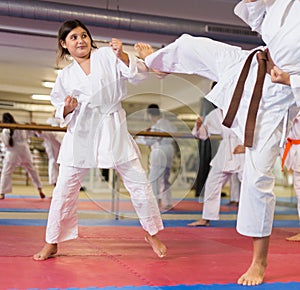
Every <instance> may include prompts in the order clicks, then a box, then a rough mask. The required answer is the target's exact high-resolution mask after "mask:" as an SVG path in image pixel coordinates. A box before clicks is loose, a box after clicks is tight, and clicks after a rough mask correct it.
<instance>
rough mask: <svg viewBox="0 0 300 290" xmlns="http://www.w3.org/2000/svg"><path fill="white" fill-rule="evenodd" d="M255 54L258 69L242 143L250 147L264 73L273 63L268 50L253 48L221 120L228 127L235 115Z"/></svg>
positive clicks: (268, 71)
mask: <svg viewBox="0 0 300 290" xmlns="http://www.w3.org/2000/svg"><path fill="white" fill-rule="evenodd" d="M255 54H256V58H257V61H258V69H257V76H256V82H255V86H254V89H253V93H252V97H251V101H250V105H249V109H248V115H247V120H246V126H245V136H244V137H245V141H244V145H245V146H246V147H252V145H253V136H254V129H255V123H256V116H257V111H258V107H259V103H260V99H261V96H262V90H263V85H264V81H265V76H266V73H270V71H271V69H272V68H273V67H274V63H273V61H272V59H271V57H270V53H269V50H268V49H266V50H260V49H257V50H254V51H253V52H252V53H251V54H250V55H249V56H248V57H247V59H246V62H245V64H244V67H243V69H242V72H241V74H240V76H239V79H238V82H237V85H236V88H235V90H234V93H233V96H232V99H231V102H230V105H229V109H228V112H227V114H226V116H225V118H224V120H223V125H224V126H226V127H228V128H230V127H231V125H232V123H233V120H234V118H235V116H236V113H237V110H238V108H239V105H240V102H241V99H242V95H243V92H244V86H245V82H246V79H247V77H248V74H249V70H250V65H251V61H252V58H253V56H254V55H255Z"/></svg>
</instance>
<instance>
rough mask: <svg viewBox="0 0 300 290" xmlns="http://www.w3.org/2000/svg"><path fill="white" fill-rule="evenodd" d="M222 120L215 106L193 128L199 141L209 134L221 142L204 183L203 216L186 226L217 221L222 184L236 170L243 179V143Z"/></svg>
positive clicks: (206, 137) (205, 224)
mask: <svg viewBox="0 0 300 290" xmlns="http://www.w3.org/2000/svg"><path fill="white" fill-rule="evenodd" d="M222 121H223V115H222V111H221V110H220V109H219V108H217V109H214V110H213V111H211V112H210V113H209V114H208V115H207V116H206V117H205V118H204V120H203V118H202V117H199V118H198V119H197V121H196V123H195V126H194V128H193V130H192V134H193V135H194V136H195V137H196V138H199V139H201V140H206V139H208V138H209V137H210V136H211V135H220V136H221V137H222V141H221V142H220V145H219V148H218V151H217V153H216V155H215V157H214V158H213V160H212V161H211V163H210V166H211V168H210V171H209V173H208V176H207V179H206V182H205V190H204V201H203V213H202V219H200V220H198V221H195V222H193V223H190V224H188V225H189V226H209V221H210V220H219V212H220V204H221V192H222V188H223V186H224V185H225V184H226V183H227V182H228V180H229V179H230V177H231V176H232V175H233V174H235V173H237V174H238V176H239V180H242V174H243V167H244V157H245V156H244V155H245V154H244V146H243V145H242V142H241V141H240V139H239V138H238V137H237V136H236V134H235V133H234V132H233V131H232V130H231V129H229V128H227V127H225V126H224V125H222Z"/></svg>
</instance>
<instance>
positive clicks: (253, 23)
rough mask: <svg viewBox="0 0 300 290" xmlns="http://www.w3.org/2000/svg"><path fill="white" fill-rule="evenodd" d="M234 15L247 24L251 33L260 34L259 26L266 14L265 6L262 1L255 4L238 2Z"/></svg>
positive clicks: (259, 0)
mask: <svg viewBox="0 0 300 290" xmlns="http://www.w3.org/2000/svg"><path fill="white" fill-rule="evenodd" d="M234 13H235V14H236V15H237V16H238V17H240V18H241V19H242V20H243V21H244V22H245V23H247V24H248V25H249V26H250V27H251V29H252V31H257V32H258V33H260V34H261V25H262V22H263V20H264V17H265V14H266V5H265V2H264V1H263V0H257V1H255V2H245V1H244V0H243V1H241V2H239V3H238V4H237V5H236V6H235V8H234Z"/></svg>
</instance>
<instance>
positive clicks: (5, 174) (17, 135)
mask: <svg viewBox="0 0 300 290" xmlns="http://www.w3.org/2000/svg"><path fill="white" fill-rule="evenodd" d="M2 122H3V123H10V124H16V123H17V122H16V121H15V119H14V117H13V116H12V115H11V114H10V113H4V114H3V116H2ZM28 137H29V135H28V132H27V131H24V130H13V129H8V128H5V129H3V130H2V142H3V143H4V145H5V149H6V152H5V157H4V159H3V165H2V172H1V180H0V199H4V198H5V194H7V193H11V191H12V174H13V172H14V169H15V168H16V167H17V166H22V167H24V168H25V170H26V171H27V172H28V174H29V177H30V178H31V179H32V182H33V185H34V186H35V187H36V188H37V190H38V192H39V195H40V197H41V198H45V197H46V196H45V194H44V193H43V190H42V183H41V181H40V177H39V175H38V172H37V170H36V168H35V167H34V165H33V160H32V155H31V152H30V149H29V145H28V142H27V140H28Z"/></svg>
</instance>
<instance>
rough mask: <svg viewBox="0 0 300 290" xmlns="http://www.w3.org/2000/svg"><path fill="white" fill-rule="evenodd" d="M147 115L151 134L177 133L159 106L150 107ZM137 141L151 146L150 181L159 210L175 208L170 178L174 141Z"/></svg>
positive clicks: (170, 139)
mask: <svg viewBox="0 0 300 290" xmlns="http://www.w3.org/2000/svg"><path fill="white" fill-rule="evenodd" d="M147 113H148V116H149V119H150V121H151V123H152V126H151V127H150V131H151V132H167V133H172V132H176V131H177V128H176V127H175V125H173V124H172V123H171V122H170V121H169V120H167V119H165V118H163V117H162V115H161V111H160V109H159V106H158V105H157V104H151V105H149V106H148V108H147ZM136 141H137V143H140V144H144V145H148V146H151V152H150V156H149V164H150V170H149V180H150V182H151V186H152V190H153V192H154V195H155V196H156V199H157V202H158V206H159V208H160V209H161V210H169V209H171V208H172V206H173V205H172V203H173V202H172V192H171V184H170V182H169V178H170V173H171V168H172V163H173V157H174V144H173V143H174V141H173V139H172V138H169V137H168V138H158V137H146V136H139V137H138V138H136Z"/></svg>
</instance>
